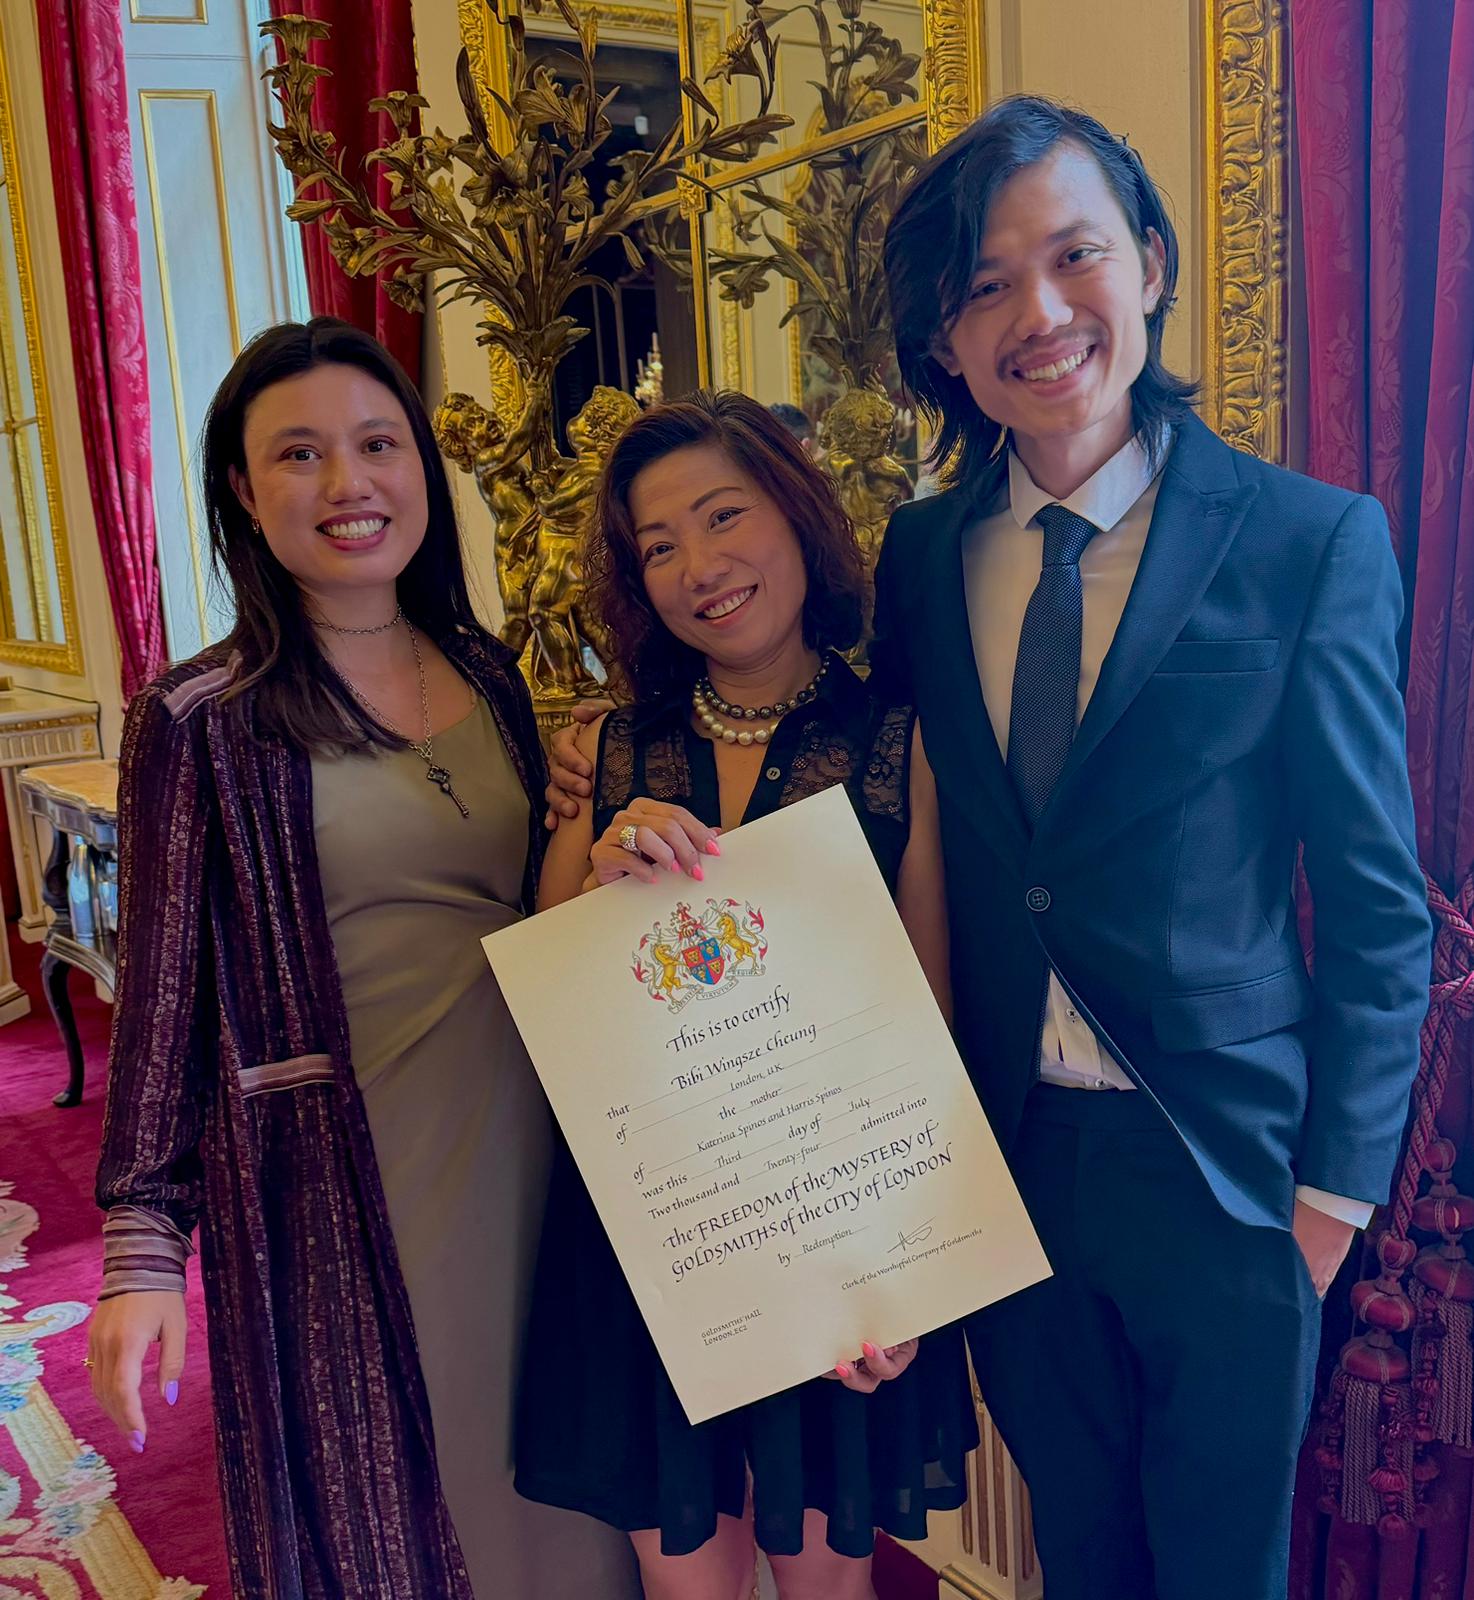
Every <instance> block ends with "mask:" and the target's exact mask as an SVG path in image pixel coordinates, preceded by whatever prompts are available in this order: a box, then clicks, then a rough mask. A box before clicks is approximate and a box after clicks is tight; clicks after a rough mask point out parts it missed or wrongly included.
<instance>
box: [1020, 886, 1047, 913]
mask: <svg viewBox="0 0 1474 1600" xmlns="http://www.w3.org/2000/svg"><path fill="white" fill-rule="evenodd" d="M1024 904H1025V905H1026V906H1028V908H1029V910H1030V911H1048V910H1049V905H1050V900H1049V890H1048V889H1041V888H1039V887H1037V886H1036V887H1035V888H1032V889H1030V890H1029V892H1028V893H1027V894H1026V895H1025V896H1024Z"/></svg>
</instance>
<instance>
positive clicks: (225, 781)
mask: <svg viewBox="0 0 1474 1600" xmlns="http://www.w3.org/2000/svg"><path fill="white" fill-rule="evenodd" d="M441 646H442V648H443V649H444V651H445V653H446V655H447V656H448V657H449V658H450V659H451V660H452V661H453V662H454V663H455V665H456V666H457V667H458V668H459V670H460V671H461V673H462V674H463V675H464V676H465V677H466V678H467V679H468V680H469V681H470V682H471V683H473V684H474V685H475V686H476V688H478V689H479V690H480V691H481V692H482V693H483V694H484V695H485V696H486V699H487V701H488V703H489V704H490V706H491V709H492V713H493V715H494V716H495V718H496V722H497V725H498V727H499V728H500V730H501V733H502V737H503V739H504V740H505V742H506V746H507V749H508V751H509V752H510V754H511V758H512V760H513V762H514V764H515V765H516V767H517V771H518V773H519V775H520V777H521V779H522V783H523V786H524V788H525V789H526V791H527V795H528V802H529V819H528V838H529V842H530V848H529V852H528V872H527V880H526V883H525V885H524V893H525V895H526V898H527V904H528V905H529V906H530V905H531V903H532V900H531V896H532V888H533V884H534V881H535V870H536V863H537V861H538V859H539V857H540V853H541V842H542V830H541V826H540V818H541V810H542V807H541V801H542V785H543V782H544V772H543V758H542V751H541V748H540V746H539V744H538V739H537V730H536V726H535V724H534V721H533V716H532V707H531V702H530V700H529V698H528V694H527V689H526V687H525V685H524V684H523V681H522V678H521V676H520V674H519V673H518V671H517V667H516V663H515V661H514V660H513V658H512V653H511V652H510V651H509V650H508V649H506V648H505V647H504V646H503V645H501V644H500V643H499V642H497V641H496V640H494V639H491V638H490V637H489V636H484V635H481V636H478V635H474V634H471V633H469V632H466V633H461V634H458V635H456V636H454V637H452V638H450V639H445V640H442V641H441ZM233 676H234V668H233V665H232V663H231V662H229V661H227V660H226V658H225V656H224V655H223V653H222V652H221V651H219V650H218V649H217V650H215V651H206V652H205V653H204V654H203V655H201V656H198V657H196V658H195V659H194V660H193V661H190V662H186V663H185V664H183V665H182V666H178V667H174V668H173V669H171V670H170V671H169V672H167V673H165V674H164V675H163V676H162V677H161V678H159V679H158V680H157V681H155V682H154V683H153V684H151V685H150V686H149V687H148V688H146V689H145V690H143V691H142V692H141V693H140V694H139V695H138V696H137V697H136V698H135V699H134V700H133V702H132V704H131V705H130V707H129V711H128V719H127V725H126V728H125V730H124V735H123V749H122V759H121V770H120V775H119V807H118V809H119V831H120V839H121V862H120V875H121V881H120V892H121V904H120V932H119V949H118V968H117V988H116V993H117V1006H116V1011H115V1017H114V1025H113V1040H112V1057H111V1067H110V1073H109V1082H108V1104H107V1120H106V1124H105V1128H104V1133H103V1146H102V1159H101V1164H100V1167H99V1170H98V1178H97V1196H98V1202H99V1204H100V1205H102V1207H103V1208H104V1209H105V1210H106V1212H107V1213H108V1215H107V1219H106V1222H105V1224H104V1237H105V1246H104V1249H105V1268H104V1286H103V1294H104V1296H106V1295H108V1294H117V1293H121V1292H123V1291H124V1290H127V1289H138V1288H170V1289H178V1288H181V1287H182V1285H183V1274H184V1263H185V1258H186V1257H187V1256H188V1255H189V1253H190V1244H189V1239H190V1235H191V1234H192V1233H193V1231H194V1229H195V1226H196V1224H197V1223H198V1225H199V1230H200V1251H201V1261H202V1268H203V1273H204V1284H205V1292H206V1302H207V1305H208V1308H209V1329H210V1366H211V1373H212V1377H213V1382H214V1392H215V1427H216V1444H217V1453H218V1458H219V1466H220V1480H221V1488H222V1492H223V1497H224V1501H225V1517H226V1532H227V1539H228V1543H229V1546H230V1557H231V1572H232V1580H233V1587H234V1589H235V1592H236V1594H237V1595H238V1596H248V1597H250V1600H265V1597H267V1596H269V1597H271V1600H329V1597H333V1600H336V1597H341V1596H350V1597H352V1600H409V1597H411V1596H414V1597H416V1600H432V1597H433V1600H471V1590H470V1585H469V1583H468V1581H467V1578H466V1572H465V1567H464V1565H463V1563H462V1560H461V1555H460V1551H459V1549H458V1547H457V1544H456V1539H455V1534H454V1532H453V1530H452V1527H451V1523H450V1518H449V1515H448V1513H447V1512H446V1508H445V1503H444V1500H443V1498H442V1495H441V1491H440V1484H439V1479H438V1477H437V1474H436V1469H435V1461H434V1452H433V1445H432V1439H431V1429H430V1412H429V1404H428V1401H427V1399H426V1394H425V1388H424V1383H423V1380H422V1378H421V1374H420V1368H419V1361H418V1357H417V1354H416V1349H415V1338H414V1331H413V1328H412V1326H411V1321H410V1308H409V1300H408V1297H407V1295H406V1292H405V1287H404V1281H403V1278H402V1276H401V1274H400V1270H399V1263H398V1258H397V1257H396V1255H395V1249H394V1238H393V1235H392V1233H391V1232H390V1226H389V1218H388V1213H387V1210H386V1208H385V1203H384V1195H383V1190H382V1188H381V1186H380V1181H379V1173H378V1168H377V1166H376V1165H375V1162H374V1152H373V1145H372V1141H371V1139H370V1135H369V1128H368V1122H367V1119H366V1117H365V1114H364V1108H363V1102H362V1099H361V1097H360V1095H359V1092H358V1087H357V1084H356V1082H355V1080H354V1076H353V1068H352V1065H351V1063H350V1060H349V1051H348V1019H347V1015H346V1012H345V1010H344V1005H343V996H342V990H341V988H340V986H339V981H338V972H337V965H336V961H335V958H334V954H333V945H332V939H331V935H330V933H329V929H328V922H327V914H326V910H325V907H324V904H323V896H322V886H321V882H320V879H319V875H318V869H317V858H316V850H315V844H314V837H313V825H312V776H311V768H310V764H309V761H308V758H307V757H306V756H305V755H303V754H301V753H299V752H296V751H293V750H290V749H288V748H286V747H285V746H283V745H281V744H280V743H277V742H274V741H269V740H267V739H264V738H258V737H257V736H256V735H255V733H254V732H253V727H252V714H251V696H250V695H249V694H245V695H242V696H241V697H239V698H238V699H235V700H232V701H229V702H225V703H222V701H221V699H220V695H221V692H222V691H223V690H224V689H225V688H226V687H228V685H229V684H230V682H231V681H232V679H233ZM365 870H367V871H370V872H371V871H372V870H373V863H372V862H366V863H365ZM468 1266H469V1270H474V1263H470V1264H468Z"/></svg>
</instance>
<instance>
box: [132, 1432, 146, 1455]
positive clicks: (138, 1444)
mask: <svg viewBox="0 0 1474 1600" xmlns="http://www.w3.org/2000/svg"><path fill="white" fill-rule="evenodd" d="M128 1443H129V1444H131V1445H132V1446H133V1454H134V1455H136V1456H141V1455H142V1454H143V1435H142V1433H140V1432H139V1430H138V1429H137V1428H135V1429H134V1430H133V1432H132V1433H130V1434H129V1435H128Z"/></svg>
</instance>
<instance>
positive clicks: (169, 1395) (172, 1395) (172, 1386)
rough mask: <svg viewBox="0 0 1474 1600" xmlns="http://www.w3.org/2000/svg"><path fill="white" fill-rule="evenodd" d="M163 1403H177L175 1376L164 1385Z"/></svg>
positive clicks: (177, 1385) (176, 1380) (177, 1391)
mask: <svg viewBox="0 0 1474 1600" xmlns="http://www.w3.org/2000/svg"><path fill="white" fill-rule="evenodd" d="M164 1403H165V1404H166V1405H171V1406H172V1405H177V1404H178V1403H179V1380H178V1379H177V1378H171V1379H170V1380H169V1382H168V1383H166V1384H165V1385H164Z"/></svg>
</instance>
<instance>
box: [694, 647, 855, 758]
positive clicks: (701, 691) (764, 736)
mask: <svg viewBox="0 0 1474 1600" xmlns="http://www.w3.org/2000/svg"><path fill="white" fill-rule="evenodd" d="M828 671H829V657H828V656H825V657H824V659H823V661H821V662H820V663H819V670H818V672H816V673H815V674H814V677H813V679H812V680H811V681H810V682H809V683H808V684H806V685H805V687H804V688H802V689H800V690H799V691H798V693H797V694H796V695H794V697H793V698H792V699H791V700H779V701H776V702H775V703H774V704H773V705H770V706H734V705H732V704H731V703H730V702H729V701H726V700H723V699H722V697H721V696H720V695H719V694H718V693H717V692H716V690H715V689H713V688H712V686H711V679H710V678H701V679H699V680H698V682H697V683H696V686H695V687H694V688H693V689H692V691H691V709H692V710H693V711H695V713H696V719H697V721H698V722H700V724H701V726H702V727H703V728H705V729H706V730H707V732H708V733H710V734H711V736H712V738H713V739H720V740H721V741H722V743H723V744H740V745H754V744H758V745H762V744H766V743H767V742H768V740H769V739H771V738H772V737H773V735H774V734H775V733H776V732H777V731H778V724H779V723H780V722H781V721H782V720H783V719H784V717H786V716H787V715H788V713H789V712H790V711H796V710H797V709H798V708H799V707H800V706H806V705H807V704H808V703H809V702H810V701H811V700H812V699H813V698H814V696H815V695H816V694H818V692H819V685H820V684H821V683H822V682H823V681H824V674H825V673H826V672H828ZM723 717H730V718H731V719H732V721H733V722H766V723H767V724H768V726H767V727H765V728H733V727H729V726H728V725H727V723H725V722H723V721H722V718H723Z"/></svg>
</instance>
